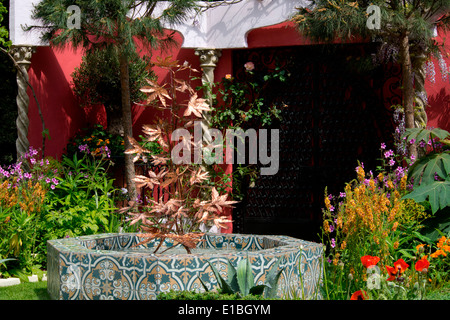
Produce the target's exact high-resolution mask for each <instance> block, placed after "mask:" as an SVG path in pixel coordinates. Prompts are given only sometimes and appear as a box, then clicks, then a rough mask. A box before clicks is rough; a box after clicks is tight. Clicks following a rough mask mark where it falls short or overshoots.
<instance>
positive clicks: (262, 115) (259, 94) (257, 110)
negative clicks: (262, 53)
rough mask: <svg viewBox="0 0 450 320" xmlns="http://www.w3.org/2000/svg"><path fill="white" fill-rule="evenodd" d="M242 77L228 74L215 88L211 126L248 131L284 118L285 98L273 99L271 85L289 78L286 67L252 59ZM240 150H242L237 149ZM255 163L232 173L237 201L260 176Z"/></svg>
mask: <svg viewBox="0 0 450 320" xmlns="http://www.w3.org/2000/svg"><path fill="white" fill-rule="evenodd" d="M242 68H243V69H244V71H245V72H244V73H242V77H241V78H240V79H237V78H235V77H233V76H232V75H227V76H226V77H224V78H223V79H222V81H221V82H219V83H216V84H215V85H214V87H215V88H216V89H217V90H214V94H213V95H212V96H213V105H212V106H211V111H210V114H209V116H208V121H209V123H210V125H211V127H213V128H216V129H218V130H221V131H223V133H224V132H225V130H227V129H233V130H239V129H242V130H246V128H247V127H253V128H263V127H269V126H270V125H272V124H273V123H274V122H275V121H277V120H281V112H282V109H283V108H284V107H286V105H285V104H284V103H283V102H282V101H278V100H280V99H277V100H273V99H270V98H269V97H268V95H267V93H268V88H272V90H274V88H277V87H279V86H281V85H283V83H285V82H286V81H288V79H289V76H290V74H289V71H288V70H287V67H283V68H282V67H281V66H279V65H276V66H275V67H273V68H272V69H271V70H263V68H261V67H260V66H258V65H255V64H254V63H253V62H251V61H249V62H247V63H246V64H245V65H244V66H242ZM236 151H237V152H239V150H236ZM258 176H259V175H258V168H257V165H255V164H240V163H237V164H236V165H235V166H234V170H233V173H232V178H233V190H232V193H231V195H232V197H233V199H234V200H238V201H241V200H242V199H243V197H244V193H245V191H244V188H245V186H246V185H252V184H253V183H254V182H255V181H256V179H257V178H258Z"/></svg>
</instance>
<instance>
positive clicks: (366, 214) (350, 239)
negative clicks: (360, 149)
mask: <svg viewBox="0 0 450 320" xmlns="http://www.w3.org/2000/svg"><path fill="white" fill-rule="evenodd" d="M381 149H382V165H381V166H380V167H379V168H378V172H375V173H374V172H372V171H371V170H369V171H368V172H367V169H365V168H364V166H363V164H359V165H358V166H357V167H356V174H357V178H356V179H355V180H352V181H351V182H350V183H348V184H346V186H345V188H344V190H343V192H341V193H340V194H339V195H338V196H333V195H329V194H327V191H325V197H324V204H325V207H324V209H323V228H322V242H323V243H324V244H325V245H326V247H327V251H326V259H327V262H325V263H324V265H325V266H324V272H325V273H326V279H327V280H326V281H327V282H326V286H325V287H327V286H331V287H332V288H333V290H330V291H328V292H325V295H327V294H328V295H331V296H328V297H329V298H332V299H346V298H347V296H348V295H349V294H350V292H352V291H355V290H357V289H358V288H357V287H355V285H356V284H357V283H358V282H359V283H360V282H361V281H364V277H365V276H366V275H365V270H364V269H363V268H362V266H361V264H360V261H359V260H360V257H361V256H364V255H367V254H369V255H373V256H377V257H379V259H380V261H381V263H382V264H388V263H390V261H391V260H392V259H400V258H401V257H414V250H413V249H411V248H414V245H415V244H417V243H418V242H423V241H425V242H428V241H429V239H427V238H426V237H425V236H424V235H423V234H421V231H422V228H423V227H424V225H425V224H426V221H427V219H429V217H430V215H429V213H428V212H427V210H426V207H424V206H423V205H421V204H419V203H416V202H415V201H414V200H412V199H407V198H406V197H404V196H405V195H407V194H408V193H409V192H410V190H411V185H409V184H408V167H403V163H404V161H403V158H402V157H399V156H397V155H396V154H395V153H394V152H393V150H391V149H389V150H387V148H386V145H385V144H384V143H383V144H382V146H381Z"/></svg>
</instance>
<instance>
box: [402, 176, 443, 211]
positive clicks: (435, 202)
mask: <svg viewBox="0 0 450 320" xmlns="http://www.w3.org/2000/svg"><path fill="white" fill-rule="evenodd" d="M403 199H414V200H415V201H416V202H418V203H420V202H423V201H427V200H428V201H429V203H430V205H431V211H432V212H433V214H434V213H436V211H438V210H439V209H444V208H445V207H447V206H448V205H450V181H434V182H433V183H431V184H422V185H420V186H417V187H415V188H414V190H413V191H412V192H411V193H409V194H407V195H405V196H403Z"/></svg>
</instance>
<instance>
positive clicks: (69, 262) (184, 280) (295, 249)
mask: <svg viewBox="0 0 450 320" xmlns="http://www.w3.org/2000/svg"><path fill="white" fill-rule="evenodd" d="M140 239H141V238H139V237H137V235H136V234H135V233H122V234H99V235H93V236H83V237H77V238H67V239H59V240H51V241H48V243H47V249H48V253H47V255H48V259H47V263H48V266H47V279H48V280H47V281H48V282H47V288H48V292H49V294H50V296H51V298H52V299H61V300H76V299H87V300H94V299H120V300H152V299H156V297H157V295H158V294H159V293H160V292H166V291H168V290H171V289H172V290H198V291H204V289H203V287H202V285H201V282H200V280H199V277H201V279H202V280H203V282H204V283H206V284H207V286H209V288H212V287H215V286H217V281H216V278H215V277H214V274H213V272H212V270H211V267H210V266H209V264H208V263H207V261H210V262H211V263H212V264H213V265H214V266H215V267H216V268H217V269H218V270H219V272H220V273H221V274H222V276H223V277H226V271H227V261H230V262H231V263H232V264H233V265H234V266H236V265H237V263H238V261H239V260H240V259H245V258H248V259H249V260H250V262H251V265H252V270H253V274H254V277H255V282H257V283H258V284H263V283H264V279H265V276H266V274H267V273H268V271H269V270H270V268H271V266H272V265H273V264H274V263H275V262H276V260H277V259H278V258H282V261H281V264H280V268H283V272H282V275H281V276H280V279H279V282H278V296H280V297H281V296H283V295H286V294H287V295H290V294H291V293H292V290H297V292H298V290H300V288H301V281H300V272H299V266H300V270H301V275H302V280H303V281H302V282H303V288H304V294H305V296H306V297H307V298H311V297H313V296H315V295H316V294H317V293H318V289H319V285H320V281H321V276H322V268H321V266H322V263H321V259H322V251H323V248H322V245H321V244H317V243H313V242H308V241H303V240H299V239H295V238H291V237H287V236H258V235H244V234H216V233H207V234H205V235H204V236H203V237H202V240H203V241H201V242H199V244H198V246H197V248H196V249H194V251H193V252H192V253H191V254H187V253H186V251H185V250H184V249H183V248H182V247H180V246H176V247H175V248H171V249H170V250H168V251H166V252H165V253H158V254H153V253H152V252H153V250H152V247H154V246H155V245H157V244H159V242H158V240H155V241H153V242H150V243H147V244H146V245H144V246H142V245H141V246H135V245H136V244H137V243H138V242H139V241H140ZM162 246H163V249H164V247H166V248H167V247H172V246H174V243H173V242H172V241H171V240H170V239H166V240H165V241H164V243H163V245H162ZM160 252H161V250H160ZM299 262H300V263H299Z"/></svg>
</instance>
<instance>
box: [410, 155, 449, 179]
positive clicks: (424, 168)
mask: <svg viewBox="0 0 450 320" xmlns="http://www.w3.org/2000/svg"><path fill="white" fill-rule="evenodd" d="M449 173H450V154H449V153H447V152H442V153H433V154H431V155H429V156H426V157H423V158H420V159H419V160H417V161H416V162H415V163H414V164H413V165H412V166H411V168H410V169H409V170H408V175H409V178H413V179H414V185H416V186H418V185H419V184H425V185H429V184H432V183H433V182H434V180H435V179H434V175H435V174H437V175H438V176H439V177H441V178H442V179H446V178H447V177H448V175H449Z"/></svg>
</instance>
